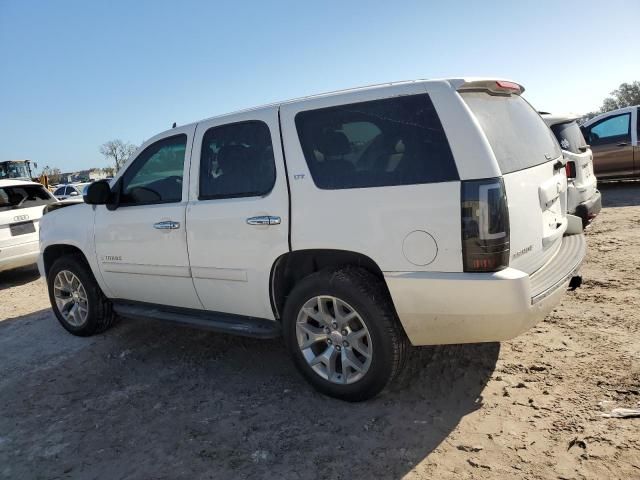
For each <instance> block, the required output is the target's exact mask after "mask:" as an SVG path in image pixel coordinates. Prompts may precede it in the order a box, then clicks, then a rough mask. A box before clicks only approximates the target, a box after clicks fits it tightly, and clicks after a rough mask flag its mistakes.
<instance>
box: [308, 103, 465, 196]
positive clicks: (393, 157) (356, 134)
mask: <svg viewBox="0 0 640 480" xmlns="http://www.w3.org/2000/svg"><path fill="white" fill-rule="evenodd" d="M296 127H297V129H298V135H299V137H300V144H301V146H302V151H303V152H304V156H305V159H306V161H307V165H308V166H309V170H310V171H311V176H312V177H313V181H314V182H315V184H316V186H317V187H318V188H322V189H329V190H332V189H342V188H367V187H382V186H391V185H410V184H421V183H436V182H448V181H452V180H458V178H459V177H458V171H457V169H456V165H455V162H454V160H453V155H452V154H451V149H450V148H449V142H448V141H447V137H446V135H445V133H444V129H443V128H442V124H441V123H440V118H439V117H438V114H437V113H436V111H435V108H434V106H433V103H432V102H431V99H430V98H429V96H428V95H427V94H419V95H407V96H402V97H393V98H386V99H382V100H372V101H369V102H361V103H352V104H348V105H340V106H336V107H329V108H323V109H319V110H308V111H304V112H300V113H298V114H297V115H296Z"/></svg>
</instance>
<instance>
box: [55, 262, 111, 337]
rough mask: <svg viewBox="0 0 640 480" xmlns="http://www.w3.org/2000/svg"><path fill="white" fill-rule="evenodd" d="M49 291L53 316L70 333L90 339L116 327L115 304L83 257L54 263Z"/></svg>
mask: <svg viewBox="0 0 640 480" xmlns="http://www.w3.org/2000/svg"><path fill="white" fill-rule="evenodd" d="M47 287H48V288H49V301H50V302H51V308H52V309H53V313H54V314H55V315H56V318H57V319H58V321H59V322H60V324H61V325H62V326H63V327H64V328H65V329H66V330H67V331H68V332H70V333H72V334H74V335H77V336H80V337H88V336H91V335H94V334H96V333H100V332H103V331H105V330H107V329H108V328H109V327H111V326H112V325H113V324H114V323H115V321H116V316H115V314H114V312H113V307H112V304H111V302H110V301H109V299H108V298H107V297H105V295H104V293H102V290H101V289H100V286H99V285H98V282H96V279H95V277H94V276H93V272H91V269H90V268H89V265H87V263H86V261H85V260H84V258H83V257H82V256H80V255H67V256H64V257H60V258H58V259H57V260H56V261H55V262H53V265H52V266H51V268H50V269H49V272H48V274H47Z"/></svg>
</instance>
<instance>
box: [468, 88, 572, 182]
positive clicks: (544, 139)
mask: <svg viewBox="0 0 640 480" xmlns="http://www.w3.org/2000/svg"><path fill="white" fill-rule="evenodd" d="M461 96H462V98H463V99H464V101H465V102H466V104H467V105H468V106H469V108H470V109H471V111H472V112H473V114H474V115H475V116H476V118H477V119H478V122H479V123H480V126H481V127H482V129H483V130H484V133H485V135H486V136H487V140H489V144H490V145H491V148H492V150H493V153H494V154H495V156H496V159H497V160H498V164H499V165H500V170H501V171H502V173H503V174H505V173H510V172H515V171H518V170H524V169H525V168H531V167H534V166H536V165H540V164H542V163H545V162H548V161H549V160H552V159H554V158H557V157H559V156H560V155H561V152H560V148H559V146H558V142H556V139H555V138H554V137H553V134H552V133H551V130H549V128H548V127H547V125H546V124H545V123H544V121H543V120H542V118H540V115H538V112H536V111H535V110H534V109H533V108H532V107H531V105H529V104H528V103H527V102H526V101H525V100H524V99H523V98H522V97H520V96H519V95H510V96H503V95H489V94H488V93H486V92H464V93H462V94H461Z"/></svg>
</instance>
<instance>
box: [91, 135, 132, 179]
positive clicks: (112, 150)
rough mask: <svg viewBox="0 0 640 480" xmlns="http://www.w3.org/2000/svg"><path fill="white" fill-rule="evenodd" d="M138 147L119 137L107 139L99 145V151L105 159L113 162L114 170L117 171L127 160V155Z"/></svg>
mask: <svg viewBox="0 0 640 480" xmlns="http://www.w3.org/2000/svg"><path fill="white" fill-rule="evenodd" d="M137 148H138V147H136V146H135V145H132V144H131V143H128V142H123V141H122V140H120V139H116V140H109V141H108V142H106V143H103V144H102V145H101V146H100V153H101V154H102V155H104V156H105V157H106V158H107V160H111V161H113V163H114V164H115V171H116V172H117V171H118V170H120V168H122V166H123V165H124V164H125V163H126V162H127V160H129V157H130V156H131V155H133V153H134V152H135V151H136V149H137Z"/></svg>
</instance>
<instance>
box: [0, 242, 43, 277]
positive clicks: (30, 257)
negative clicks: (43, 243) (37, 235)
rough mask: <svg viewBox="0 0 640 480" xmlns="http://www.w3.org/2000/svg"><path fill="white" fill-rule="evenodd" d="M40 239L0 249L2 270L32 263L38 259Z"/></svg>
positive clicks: (0, 266) (0, 269)
mask: <svg viewBox="0 0 640 480" xmlns="http://www.w3.org/2000/svg"><path fill="white" fill-rule="evenodd" d="M39 253H40V246H39V244H38V241H37V240H36V241H35V242H27V243H21V244H19V245H12V246H9V247H3V248H2V249H0V272H2V271H4V270H11V269H12V268H18V267H24V266H26V265H32V264H34V263H36V261H37V260H38V254H39Z"/></svg>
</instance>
